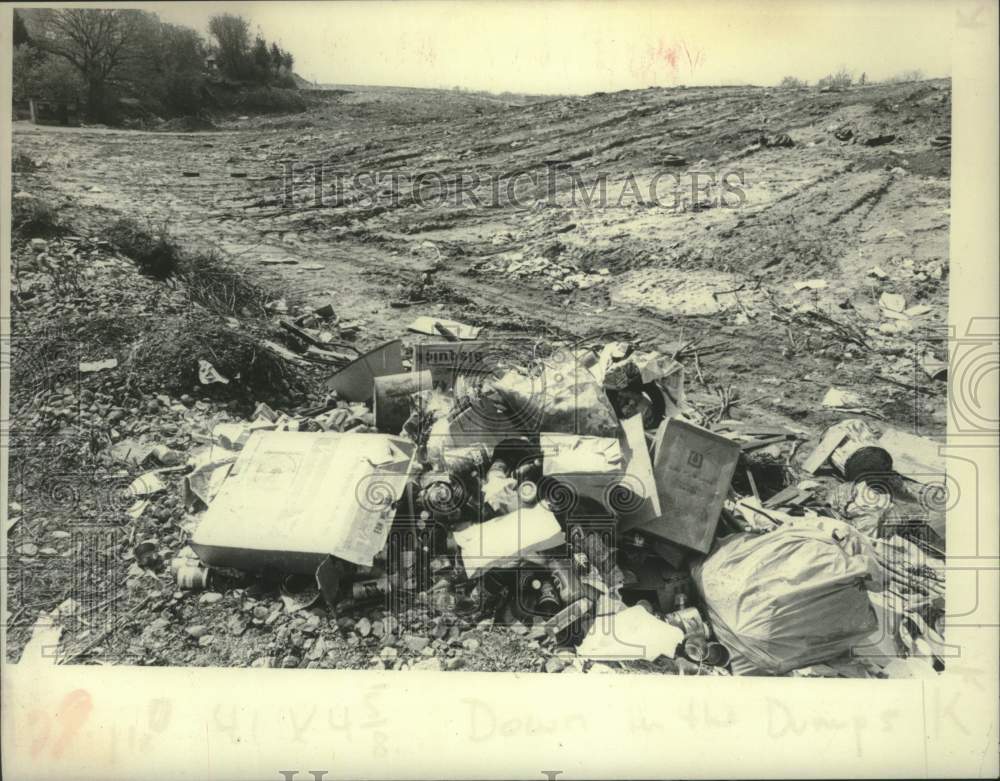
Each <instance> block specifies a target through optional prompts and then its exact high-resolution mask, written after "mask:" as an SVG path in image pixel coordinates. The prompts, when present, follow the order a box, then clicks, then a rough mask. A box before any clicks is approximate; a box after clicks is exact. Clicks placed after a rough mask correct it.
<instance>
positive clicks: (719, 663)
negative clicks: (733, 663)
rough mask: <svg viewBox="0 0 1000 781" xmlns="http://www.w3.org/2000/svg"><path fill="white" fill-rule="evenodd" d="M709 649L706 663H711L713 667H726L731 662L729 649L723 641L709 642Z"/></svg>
mask: <svg viewBox="0 0 1000 781" xmlns="http://www.w3.org/2000/svg"><path fill="white" fill-rule="evenodd" d="M707 651H708V653H707V654H706V656H705V664H710V665H712V666H713V667H725V666H726V665H727V664H729V649H728V648H726V646H724V645H723V644H722V643H716V642H712V643H709V644H708V648H707Z"/></svg>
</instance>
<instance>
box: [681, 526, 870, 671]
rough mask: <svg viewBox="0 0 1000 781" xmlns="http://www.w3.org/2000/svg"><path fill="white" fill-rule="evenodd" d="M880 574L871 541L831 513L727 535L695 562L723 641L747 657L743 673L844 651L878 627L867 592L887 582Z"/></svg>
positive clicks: (795, 665) (793, 666) (794, 664)
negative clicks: (764, 529)
mask: <svg viewBox="0 0 1000 781" xmlns="http://www.w3.org/2000/svg"><path fill="white" fill-rule="evenodd" d="M878 572H879V570H878V564H877V562H876V561H875V557H874V555H873V552H872V549H871V546H870V545H869V544H868V542H867V540H865V538H863V537H862V536H861V535H859V534H858V533H857V532H856V531H854V530H853V529H851V527H850V526H848V525H847V524H845V523H842V522H840V521H835V520H832V519H829V518H811V519H802V520H801V521H799V520H796V521H794V522H790V523H787V524H785V525H784V526H782V527H781V528H779V529H776V530H775V531H772V532H768V533H766V534H736V535H732V536H730V537H726V538H725V539H723V540H722V541H721V542H720V543H719V544H718V546H717V547H716V549H715V550H714V551H712V553H711V554H709V556H708V557H707V558H706V559H705V560H704V561H702V562H700V563H699V564H698V565H696V566H695V567H694V568H693V575H694V579H695V583H696V584H697V587H698V590H699V591H700V592H701V595H702V597H703V598H704V600H705V604H706V606H707V610H708V616H709V620H710V622H711V624H712V626H713V628H714V629H715V633H716V635H717V636H718V638H719V640H720V641H722V643H723V644H724V645H725V646H726V647H727V648H729V649H730V650H731V651H735V652H736V653H737V654H739V655H740V656H742V657H744V659H745V660H746V662H749V665H744V666H743V668H744V671H749V670H748V667H750V666H752V667H753V668H756V669H755V670H753V671H754V672H762V673H770V674H776V675H781V674H784V673H786V672H788V671H790V670H794V669H796V668H798V667H803V666H805V665H809V664H815V663H817V662H822V661H824V660H827V659H831V658H833V657H835V656H838V655H840V654H842V653H844V652H846V651H847V650H848V649H850V648H851V646H852V645H854V644H856V643H857V642H858V641H859V640H860V639H862V638H864V637H865V636H866V635H868V634H870V633H871V632H872V631H873V630H874V629H875V628H876V626H877V625H878V619H877V617H876V615H875V612H874V610H873V609H872V607H871V603H870V601H869V599H868V594H867V590H868V589H872V590H876V589H879V588H881V582H880V580H879V579H878ZM735 669H736V668H735V666H734V670H735Z"/></svg>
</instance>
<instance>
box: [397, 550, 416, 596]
mask: <svg viewBox="0 0 1000 781" xmlns="http://www.w3.org/2000/svg"><path fill="white" fill-rule="evenodd" d="M399 570H400V575H401V578H400V580H401V582H402V589H403V591H416V590H417V552H416V551H415V550H404V551H400V554H399Z"/></svg>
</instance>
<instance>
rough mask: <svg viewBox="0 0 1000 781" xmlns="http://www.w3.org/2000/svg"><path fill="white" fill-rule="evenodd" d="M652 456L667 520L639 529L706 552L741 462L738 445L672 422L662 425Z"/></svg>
mask: <svg viewBox="0 0 1000 781" xmlns="http://www.w3.org/2000/svg"><path fill="white" fill-rule="evenodd" d="M653 453H654V456H653V473H654V475H655V478H656V489H657V492H658V493H659V496H660V507H661V509H662V511H663V515H662V516H661V517H660V518H659V519H658V520H656V521H653V522H652V523H649V524H645V525H643V526H641V527H639V528H648V529H649V531H650V532H652V533H653V534H657V535H659V536H660V537H663V538H664V539H666V540H669V541H670V542H676V543H678V544H680V545H685V546H687V547H688V548H693V549H694V550H697V551H701V552H702V553H708V551H709V549H710V548H711V547H712V540H713V538H714V537H715V529H716V527H717V526H718V523H719V514H720V513H721V512H722V504H723V502H724V501H725V499H726V496H727V494H728V492H729V485H730V483H731V482H732V479H733V472H734V471H735V469H736V462H737V461H738V460H739V457H740V446H739V444H737V443H736V442H733V441H732V440H729V439H726V438H725V437H722V436H719V435H718V434H713V433H712V432H711V431H708V430H707V429H703V428H701V427H699V426H696V425H694V424H693V423H688V422H686V421H683V420H680V419H679V418H673V419H670V420H665V421H664V422H663V423H662V424H661V425H660V428H659V430H658V431H657V433H656V443H655V447H654V451H653Z"/></svg>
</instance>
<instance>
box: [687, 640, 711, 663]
mask: <svg viewBox="0 0 1000 781" xmlns="http://www.w3.org/2000/svg"><path fill="white" fill-rule="evenodd" d="M684 655H685V656H686V657H687V658H688V659H690V660H691V661H692V662H704V661H705V660H706V659H707V658H708V641H707V640H706V639H705V636H704V635H697V634H693V635H689V636H688V637H685V638H684Z"/></svg>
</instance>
